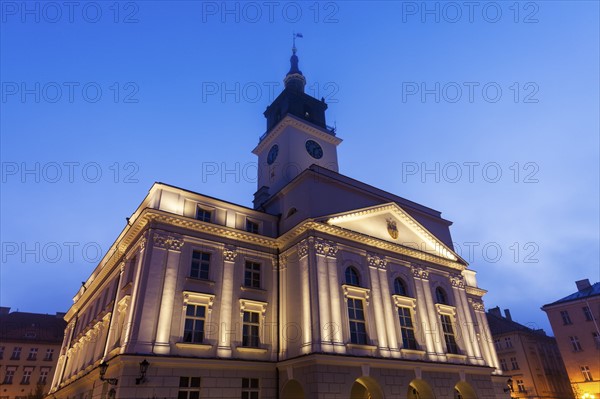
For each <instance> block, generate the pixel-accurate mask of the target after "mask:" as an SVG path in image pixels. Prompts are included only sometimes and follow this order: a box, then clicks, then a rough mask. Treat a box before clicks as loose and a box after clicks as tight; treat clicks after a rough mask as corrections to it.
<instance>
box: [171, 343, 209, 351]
mask: <svg viewBox="0 0 600 399" xmlns="http://www.w3.org/2000/svg"><path fill="white" fill-rule="evenodd" d="M175 346H176V347H178V348H182V349H199V350H203V351H206V350H209V349H211V348H212V345H210V344H201V343H193V342H176V343H175Z"/></svg>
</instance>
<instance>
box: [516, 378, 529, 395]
mask: <svg viewBox="0 0 600 399" xmlns="http://www.w3.org/2000/svg"><path fill="white" fill-rule="evenodd" d="M517 389H518V390H519V392H527V390H526V389H525V383H524V382H523V380H517Z"/></svg>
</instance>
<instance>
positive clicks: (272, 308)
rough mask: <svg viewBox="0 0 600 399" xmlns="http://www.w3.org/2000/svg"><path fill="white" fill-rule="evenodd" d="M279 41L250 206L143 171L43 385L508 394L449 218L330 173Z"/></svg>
mask: <svg viewBox="0 0 600 399" xmlns="http://www.w3.org/2000/svg"><path fill="white" fill-rule="evenodd" d="M295 53H296V49H295V48H294V54H293V56H292V58H291V65H292V66H291V70H290V72H289V73H288V74H287V76H286V78H285V81H284V82H285V89H284V90H283V92H282V93H281V94H280V95H279V96H278V97H277V99H276V100H275V101H274V102H273V104H271V106H269V107H268V108H267V110H266V111H265V113H264V115H265V117H266V118H267V132H266V133H265V134H264V135H262V137H261V138H260V140H259V143H258V145H257V147H256V148H255V149H254V151H253V152H254V154H256V155H257V156H258V162H259V163H258V164H259V166H260V170H259V177H258V183H259V184H258V191H257V193H256V194H255V198H254V208H255V209H250V208H246V207H243V206H239V205H235V204H232V203H229V202H226V201H223V200H219V199H216V198H212V197H208V196H205V195H202V194H198V193H195V192H191V191H187V190H184V189H181V188H177V187H172V186H169V185H166V184H162V183H156V184H154V185H153V186H152V188H151V189H150V192H149V193H148V195H147V196H146V198H145V199H144V200H143V201H142V203H141V204H140V206H139V207H138V209H137V210H136V211H135V212H134V213H133V215H132V216H131V218H129V223H128V224H127V226H126V227H125V229H124V230H123V231H122V232H121V234H120V235H119V237H118V238H117V240H116V241H115V243H114V244H113V245H112V247H111V248H110V250H109V251H108V252H107V255H106V256H105V258H103V259H102V261H101V262H100V264H99V265H98V266H97V268H96V269H95V270H94V272H93V273H92V275H91V276H90V278H89V279H88V280H87V281H86V282H85V284H84V285H83V286H82V287H81V288H80V290H79V292H78V293H77V295H76V296H75V298H74V305H73V307H72V308H71V309H70V310H69V311H68V313H67V315H66V320H67V322H68V326H67V328H66V331H65V340H64V343H63V347H62V351H61V354H60V359H59V365H58V370H57V373H56V375H55V378H54V381H53V385H52V387H53V388H52V391H51V392H52V394H53V397H54V398H57V399H67V398H78V399H86V398H104V397H116V398H152V397H156V398H182V399H183V398H186V399H192V398H199V397H202V398H242V399H256V398H264V399H268V398H282V399H284V398H307V399H308V398H310V399H315V398H371V399H381V398H384V397H387V398H392V397H402V398H407V397H408V398H409V399H430V398H433V397H434V396H435V397H436V398H439V399H443V398H461V399H474V398H479V399H491V398H508V394H507V393H505V392H504V389H505V388H506V380H507V378H506V377H505V376H502V372H501V370H500V365H499V363H498V359H497V357H496V352H495V350H494V347H493V343H492V341H491V339H490V337H489V331H488V326H487V321H486V318H485V312H484V307H483V303H482V300H481V298H482V296H483V295H484V293H485V291H484V290H482V289H480V288H478V287H477V283H476V279H475V272H473V271H472V270H469V269H468V268H467V263H466V262H465V261H464V260H463V259H461V258H460V257H459V256H458V255H457V254H456V253H455V252H454V251H453V249H452V238H451V235H450V230H449V226H450V225H451V222H449V221H447V220H445V219H443V218H442V217H441V214H440V212H438V211H435V210H433V209H430V208H427V207H425V206H422V205H419V204H416V203H414V202H411V201H409V200H406V199H404V198H401V197H398V196H396V195H393V194H390V193H387V192H385V191H382V190H379V189H377V188H375V187H372V186H369V185H367V184H365V183H361V182H358V181H356V180H353V179H351V178H349V177H346V176H343V175H341V174H339V173H338V166H337V146H338V144H340V142H341V140H340V139H339V138H338V137H337V136H336V134H335V131H334V130H333V129H331V128H329V127H328V126H327V125H326V123H325V110H326V108H327V104H326V103H325V102H324V101H323V100H317V99H315V98H312V97H310V96H309V95H307V94H305V93H304V85H305V78H304V76H303V75H302V73H301V72H300V70H299V69H298V58H297V56H296V54H295ZM362 161H364V160H362ZM144 360H146V361H147V362H148V363H149V364H148V363H143V364H144V365H148V368H147V373H146V374H145V375H143V373H142V372H141V371H142V370H141V368H140V363H142V362H143V361H144ZM103 361H106V362H108V366H107V365H106V364H104V363H101V362H103ZM101 372H104V374H103V376H102V380H101ZM102 381H103V382H102Z"/></svg>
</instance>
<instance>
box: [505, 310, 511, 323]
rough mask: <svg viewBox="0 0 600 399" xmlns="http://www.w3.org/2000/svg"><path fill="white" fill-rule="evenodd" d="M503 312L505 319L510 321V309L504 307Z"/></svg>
mask: <svg viewBox="0 0 600 399" xmlns="http://www.w3.org/2000/svg"><path fill="white" fill-rule="evenodd" d="M504 314H505V315H506V319H507V320H510V321H512V316H511V315H510V309H504Z"/></svg>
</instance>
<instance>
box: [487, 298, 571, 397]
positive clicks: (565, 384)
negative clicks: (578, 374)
mask: <svg viewBox="0 0 600 399" xmlns="http://www.w3.org/2000/svg"><path fill="white" fill-rule="evenodd" d="M504 313H505V315H506V316H505V317H502V314H501V313H500V308H499V307H495V308H492V309H489V310H488V312H487V320H488V323H489V325H490V331H491V333H492V337H493V338H494V346H495V347H496V352H497V353H498V358H499V360H500V367H501V368H502V371H504V374H505V375H507V376H510V378H511V383H510V384H509V385H510V388H512V393H511V397H513V398H531V399H534V398H540V399H541V398H548V399H573V392H572V390H571V384H570V383H569V378H568V377H567V370H566V369H565V365H564V363H563V361H562V359H561V357H560V352H559V350H558V346H557V345H556V340H555V339H554V338H552V337H548V336H547V335H546V333H545V332H544V330H541V329H539V330H533V329H531V328H528V327H525V326H524V325H522V324H519V323H517V322H515V321H513V320H512V317H511V314H510V311H509V310H508V309H505V310H504Z"/></svg>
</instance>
